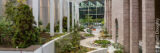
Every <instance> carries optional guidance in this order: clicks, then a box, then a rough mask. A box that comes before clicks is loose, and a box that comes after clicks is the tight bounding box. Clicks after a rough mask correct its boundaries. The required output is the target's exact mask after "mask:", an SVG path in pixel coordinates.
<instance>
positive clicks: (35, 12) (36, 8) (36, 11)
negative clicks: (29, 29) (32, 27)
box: [32, 0, 39, 27]
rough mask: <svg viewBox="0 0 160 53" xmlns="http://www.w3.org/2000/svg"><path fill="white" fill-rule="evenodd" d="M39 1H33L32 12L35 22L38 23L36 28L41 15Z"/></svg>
mask: <svg viewBox="0 0 160 53" xmlns="http://www.w3.org/2000/svg"><path fill="white" fill-rule="evenodd" d="M38 2H39V0H32V9H33V10H32V12H33V16H34V20H35V22H36V26H37V27H38V14H39V3H38Z"/></svg>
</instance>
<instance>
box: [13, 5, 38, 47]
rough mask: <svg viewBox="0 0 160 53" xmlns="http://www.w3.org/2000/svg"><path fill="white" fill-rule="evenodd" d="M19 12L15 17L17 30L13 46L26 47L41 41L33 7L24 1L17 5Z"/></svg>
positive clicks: (15, 28) (14, 26)
mask: <svg viewBox="0 0 160 53" xmlns="http://www.w3.org/2000/svg"><path fill="white" fill-rule="evenodd" d="M16 9H17V14H16V16H15V17H14V19H13V22H14V25H13V28H14V30H15V32H14V36H13V38H12V43H13V46H14V47H16V46H18V47H19V48H25V47H28V46H30V45H32V44H37V43H38V41H39V34H40V33H39V29H37V28H36V27H34V26H33V25H35V21H34V17H33V14H32V10H31V8H30V7H29V6H28V5H26V4H23V3H19V4H18V6H17V7H16Z"/></svg>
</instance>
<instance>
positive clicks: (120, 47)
mask: <svg viewBox="0 0 160 53" xmlns="http://www.w3.org/2000/svg"><path fill="white" fill-rule="evenodd" d="M112 45H113V46H114V48H116V49H123V46H122V45H121V44H120V43H114V44H112Z"/></svg>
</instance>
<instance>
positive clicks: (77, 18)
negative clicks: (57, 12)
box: [77, 4, 80, 26]
mask: <svg viewBox="0 0 160 53" xmlns="http://www.w3.org/2000/svg"><path fill="white" fill-rule="evenodd" d="M77 22H78V26H79V24H80V23H79V4H77Z"/></svg>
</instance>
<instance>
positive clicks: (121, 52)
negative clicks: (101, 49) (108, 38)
mask: <svg viewBox="0 0 160 53" xmlns="http://www.w3.org/2000/svg"><path fill="white" fill-rule="evenodd" d="M114 53H123V51H122V50H115V51H114Z"/></svg>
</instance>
